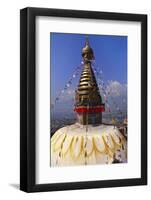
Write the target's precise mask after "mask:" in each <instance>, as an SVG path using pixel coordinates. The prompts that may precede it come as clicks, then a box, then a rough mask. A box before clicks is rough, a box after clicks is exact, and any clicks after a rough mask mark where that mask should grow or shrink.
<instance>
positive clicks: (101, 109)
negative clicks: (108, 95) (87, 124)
mask: <svg viewBox="0 0 151 200" xmlns="http://www.w3.org/2000/svg"><path fill="white" fill-rule="evenodd" d="M74 111H75V112H77V113H93V112H94V113H95V112H104V111H105V107H104V106H97V107H79V108H78V107H77V108H75V109H74Z"/></svg>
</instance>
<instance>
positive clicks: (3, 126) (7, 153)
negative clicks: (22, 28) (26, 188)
mask: <svg viewBox="0 0 151 200" xmlns="http://www.w3.org/2000/svg"><path fill="white" fill-rule="evenodd" d="M27 6H33V7H49V8H64V9H65V8H66V9H86V10H98V11H113V12H129V13H145V14H148V21H149V23H148V31H149V32H148V35H150V34H151V26H150V17H151V15H150V10H151V4H150V0H142V1H140V0H139V1H138V0H137V1H132V0H124V1H122V0H103V1H101V0H98V1H97V0H85V1H84V0H83V1H82V0H75V1H72V0H60V1H59V0H54V1H53V0H43V1H42V0H41V1H40V0H37V1H34V0H26V1H25V0H24V1H23V0H14V1H11V0H3V1H1V3H0V27H1V28H0V135H1V137H0V199H32V200H33V199H35V200H38V199H42V200H47V199H50V198H51V199H54V198H55V199H67V198H70V199H71V198H72V199H77V198H80V199H82V198H83V199H85V198H87V199H92V198H96V199H121V198H122V199H123V200H124V199H126V200H127V199H129V198H130V199H133V198H135V197H137V198H139V199H150V198H149V196H150V195H151V187H150V186H139V187H123V188H110V189H95V190H94V189H93V190H82V191H69V192H51V193H35V194H26V193H23V192H21V191H19V190H18V188H17V187H18V184H19V9H21V8H23V7H27ZM150 42H151V41H150V38H148V44H150ZM148 46H149V47H148V50H149V53H148V55H150V45H148ZM148 60H149V63H148V65H149V64H150V61H151V60H150V58H148ZM149 73H150V69H149V72H148V74H149ZM149 82H150V83H149V85H151V81H150V80H149ZM149 96H150V92H149ZM149 100H151V99H149ZM149 108H150V106H149ZM150 119H151V114H149V122H150ZM149 131H150V129H149ZM148 135H149V137H148V141H149V142H148V143H149V145H148V146H151V143H150V141H151V137H150V134H148ZM150 150H151V147H149V152H150ZM148 158H149V169H150V167H151V159H150V153H149V156H148ZM150 180H151V173H150V170H149V185H150V183H151V181H150Z"/></svg>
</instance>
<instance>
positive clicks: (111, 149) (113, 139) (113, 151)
mask: <svg viewBox="0 0 151 200" xmlns="http://www.w3.org/2000/svg"><path fill="white" fill-rule="evenodd" d="M87 128H88V131H87V132H86V126H85V125H80V124H78V123H75V124H73V125H70V126H66V127H63V128H61V129H59V130H58V131H57V132H56V133H55V134H54V135H53V137H52V139H51V158H52V159H51V165H52V166H71V165H93V164H111V163H114V162H123V163H124V162H126V160H127V151H126V149H127V143H126V139H125V137H124V136H123V135H122V134H121V133H120V131H119V130H118V128H116V127H114V126H112V125H110V126H109V125H103V124H101V125H99V126H92V125H88V127H87Z"/></svg>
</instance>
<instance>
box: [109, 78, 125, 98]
mask: <svg viewBox="0 0 151 200" xmlns="http://www.w3.org/2000/svg"><path fill="white" fill-rule="evenodd" d="M106 92H107V93H109V95H111V96H113V97H119V96H127V85H126V84H121V83H120V82H118V81H112V80H111V81H108V84H107V87H106Z"/></svg>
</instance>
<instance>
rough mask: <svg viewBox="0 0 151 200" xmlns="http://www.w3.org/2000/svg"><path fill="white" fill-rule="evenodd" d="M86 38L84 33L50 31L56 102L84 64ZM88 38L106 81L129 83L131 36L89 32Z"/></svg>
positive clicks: (51, 64)
mask: <svg viewBox="0 0 151 200" xmlns="http://www.w3.org/2000/svg"><path fill="white" fill-rule="evenodd" d="M85 38H86V35H84V34H66V33H50V58H51V59H50V67H51V81H50V82H51V97H52V98H51V99H52V101H54V99H55V98H56V97H57V95H58V94H59V93H60V91H61V90H62V89H63V88H64V86H65V84H66V83H67V81H68V80H69V79H70V77H71V76H72V75H73V72H74V70H75V68H76V67H77V66H78V65H80V63H81V61H82V57H81V50H82V48H83V47H84V46H85ZM88 38H89V43H90V46H91V47H92V48H93V51H94V56H95V61H96V65H97V66H98V68H100V69H101V70H102V71H103V80H104V82H106V83H107V82H109V81H110V83H112V82H114V81H116V82H117V83H119V84H121V86H123V85H127V36H111V35H88ZM79 77H80V76H79ZM79 77H78V78H77V80H76V82H75V83H74V85H73V86H72V88H73V89H74V88H75V87H76V84H78V79H79ZM114 85H116V84H114ZM73 95H74V94H73ZM60 99H61V98H60Z"/></svg>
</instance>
